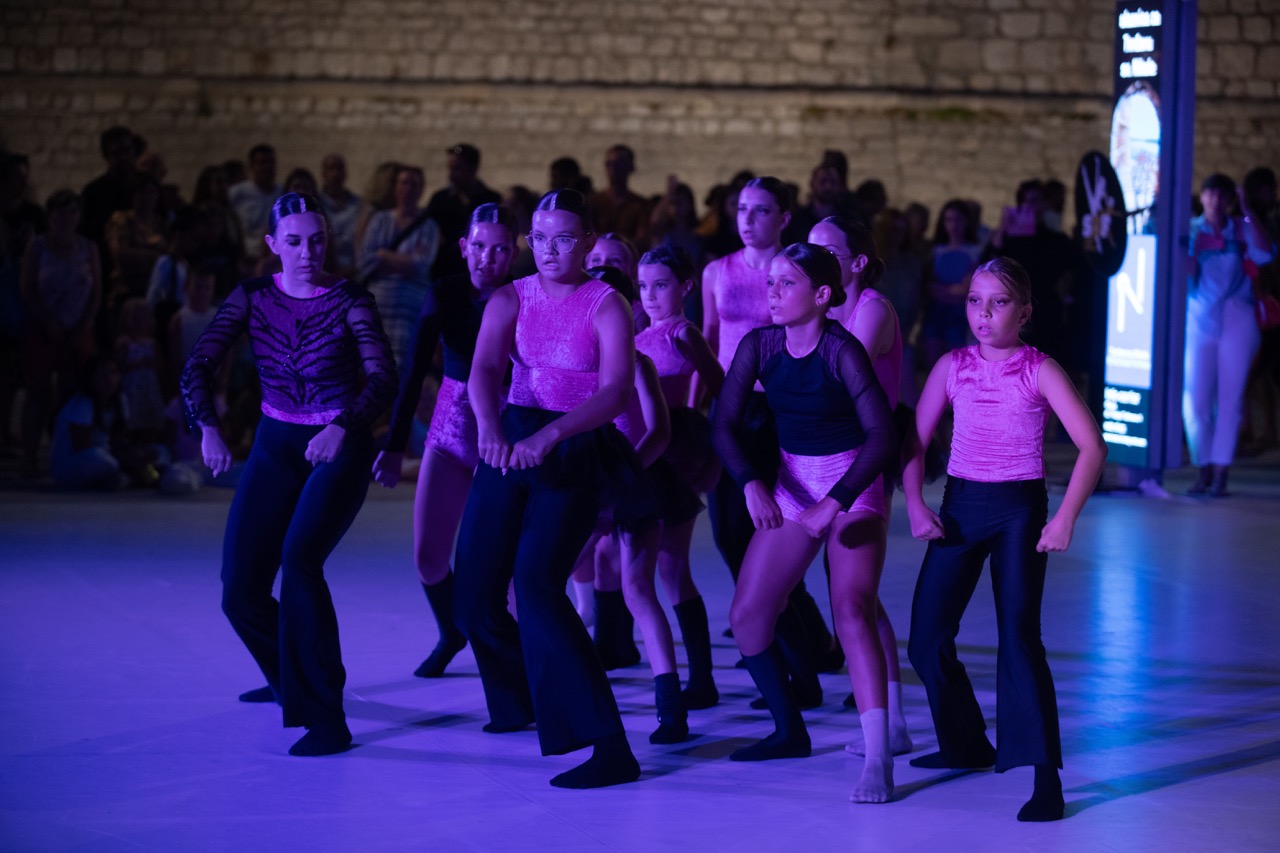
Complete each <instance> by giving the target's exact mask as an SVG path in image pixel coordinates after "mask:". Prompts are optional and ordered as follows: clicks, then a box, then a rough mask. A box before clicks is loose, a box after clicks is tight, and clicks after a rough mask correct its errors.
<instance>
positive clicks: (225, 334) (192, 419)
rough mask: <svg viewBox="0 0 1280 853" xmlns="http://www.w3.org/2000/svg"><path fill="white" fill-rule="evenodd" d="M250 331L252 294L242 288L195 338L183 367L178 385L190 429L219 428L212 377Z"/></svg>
mask: <svg viewBox="0 0 1280 853" xmlns="http://www.w3.org/2000/svg"><path fill="white" fill-rule="evenodd" d="M248 328H249V295H248V293H247V292H246V291H245V288H244V286H243V285H241V286H239V287H237V288H236V289H235V290H233V291H231V293H230V294H229V295H228V296H227V298H226V301H224V302H223V303H222V307H221V308H219V309H218V313H217V314H215V315H214V317H213V321H212V322H210V323H209V325H208V326H207V327H206V328H205V330H204V331H203V332H202V333H201V334H200V337H199V338H197V339H196V343H195V346H194V347H192V348H191V355H190V357H188V358H187V363H186V365H184V366H183V368H182V377H181V379H180V380H179V385H180V387H181V390H182V402H183V406H184V408H185V409H186V413H187V427H188V429H190V430H191V431H193V432H194V431H195V430H197V429H198V428H200V427H202V426H217V425H218V410H217V409H216V408H215V407H214V393H213V377H214V374H215V373H217V371H218V366H219V365H220V364H222V359H223V358H225V357H226V355H227V351H228V350H229V349H231V346H232V345H233V344H234V343H235V342H236V341H237V340H239V339H240V336H241V335H243V334H244V333H245V330H247V329H248Z"/></svg>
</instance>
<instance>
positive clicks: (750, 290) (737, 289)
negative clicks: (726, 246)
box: [713, 249, 773, 391]
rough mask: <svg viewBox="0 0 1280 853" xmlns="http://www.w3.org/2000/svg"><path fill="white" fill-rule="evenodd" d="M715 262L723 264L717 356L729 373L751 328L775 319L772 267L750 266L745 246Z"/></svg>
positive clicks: (718, 290)
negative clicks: (771, 313)
mask: <svg viewBox="0 0 1280 853" xmlns="http://www.w3.org/2000/svg"><path fill="white" fill-rule="evenodd" d="M713 263H717V264H720V265H721V266H720V276H719V278H717V279H716V284H715V298H716V313H718V314H719V315H720V344H719V346H718V347H717V351H716V357H717V358H719V359H720V366H721V367H723V368H724V369H725V372H726V373H728V372H729V365H730V364H732V363H733V354H734V353H735V352H737V351H738V344H740V343H741V342H742V339H743V338H744V337H746V335H747V332H749V331H751V330H752V329H759V328H760V327H762V326H767V325H769V324H770V323H771V322H773V320H772V318H771V317H770V316H769V291H768V281H769V271H768V270H767V269H763V270H754V269H752V268H751V267H749V266H747V263H746V261H745V260H743V253H742V250H741V249H739V250H738V251H736V252H734V253H733V254H732V255H729V256H727V257H724V258H721V259H720V260H718V261H713ZM756 390H757V391H758V390H760V389H759V387H757V388H756Z"/></svg>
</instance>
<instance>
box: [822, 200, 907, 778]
mask: <svg viewBox="0 0 1280 853" xmlns="http://www.w3.org/2000/svg"><path fill="white" fill-rule="evenodd" d="M809 242H810V243H814V244H816V245H819V246H822V247H823V248H824V249H826V250H827V251H829V252H831V254H833V255H835V256H836V260H838V261H839V262H840V272H841V283H842V285H843V287H844V289H845V293H846V294H847V296H848V300H847V301H846V302H845V303H844V304H843V305H838V306H836V307H834V308H832V309H831V310H830V311H828V312H827V316H829V317H830V318H832V319H833V320H837V321H839V322H840V324H841V325H843V326H844V327H845V328H846V329H848V330H849V331H850V332H851V333H852V334H853V336H854V337H856V338H857V339H858V340H859V342H861V344H862V346H863V347H864V348H865V349H866V351H867V355H868V356H870V357H871V365H872V368H873V369H874V370H875V374H876V379H877V381H878V382H879V383H880V387H881V388H882V389H884V393H885V396H886V397H887V398H888V399H889V407H890V408H894V407H896V406H897V404H898V388H899V380H900V378H901V374H902V369H903V368H902V333H901V330H900V329H899V326H898V316H897V314H896V313H894V310H893V306H892V305H891V304H890V303H889V300H887V299H885V298H884V297H883V296H882V295H880V293H878V292H877V291H875V290H873V289H872V286H873V285H874V284H876V282H878V281H879V280H880V276H881V275H882V274H883V273H884V261H882V260H880V257H879V255H877V253H876V244H875V239H874V238H873V237H872V235H871V232H870V230H868V229H867V228H866V227H865V226H863V225H860V224H857V223H853V222H850V221H849V220H847V219H844V218H842V217H839V216H829V217H827V218H826V219H823V220H822V221H821V222H819V223H818V224H817V225H815V226H814V227H813V228H812V230H810V231H809ZM892 489H893V486H892V485H891V482H889V481H886V478H885V477H884V476H883V475H881V476H880V477H878V478H877V479H876V482H875V483H872V485H871V488H870V489H868V490H867V491H866V492H864V493H863V495H861V496H860V497H859V498H858V502H857V503H855V505H854V506H855V507H857V506H859V505H861V506H862V507H863V508H864V509H867V510H870V511H871V512H872V513H873V514H874V515H876V517H875V518H870V519H868V520H867V522H866V523H864V524H862V525H859V527H858V528H857V530H858V532H859V533H860V534H862V536H863V537H864V538H862V539H860V540H859V541H858V542H857V543H855V544H852V545H851V548H850V550H851V551H852V552H853V555H854V565H855V566H856V572H855V573H854V574H853V575H852V577H853V578H857V579H860V580H861V579H865V578H870V577H879V576H880V574H881V572H883V571H884V559H885V549H886V547H887V544H888V530H889V527H888V521H889V508H890V506H891V502H890V496H891V494H892ZM827 559H829V558H827ZM828 574H830V573H829V572H828ZM841 579H842V580H845V581H848V580H849V579H850V576H849V575H845V576H843V578H841ZM836 580H837V579H836V578H835V577H834V576H832V589H831V601H832V606H833V608H834V609H837V610H838V609H839V608H840V607H842V606H846V605H847V604H851V603H854V602H855V601H857V602H858V603H859V605H860V606H859V607H858V608H856V613H857V614H858V617H859V618H855V619H853V620H852V622H851V628H852V631H853V634H854V636H855V640H856V642H857V646H855V647H854V648H847V647H846V649H845V653H846V654H848V655H865V654H868V653H872V652H874V649H875V645H876V644H875V643H872V642H870V637H871V635H872V634H873V633H874V634H875V635H876V636H877V637H878V638H879V647H880V651H879V652H878V654H882V655H883V660H884V664H883V666H884V672H885V685H886V691H887V692H886V700H887V705H886V706H880V707H884V708H885V710H886V713H887V715H888V725H889V730H888V738H889V740H888V749H889V751H890V753H891V754H893V755H904V754H906V753H908V752H910V751H911V747H912V743H911V735H910V733H909V731H908V730H907V719H906V715H905V713H904V711H903V708H902V664H901V661H900V660H899V659H898V637H897V634H896V633H895V632H894V630H893V624H892V623H891V622H890V621H889V614H888V612H887V611H886V610H885V609H884V604H883V603H881V601H880V598H879V596H878V595H877V596H876V599H875V601H874V602H871V601H858V593H859V591H862V592H863V594H864V595H865V593H866V591H868V590H871V589H874V585H872V586H870V587H869V586H868V585H867V584H866V583H864V582H859V583H857V584H854V585H852V586H847V585H846V588H844V589H837V588H836ZM836 621H837V624H839V622H840V621H841V620H840V619H839V618H837V619H836ZM878 669H879V665H878V664H877V665H876V666H875V667H874V668H872V667H865V666H864V667H859V668H855V667H852V666H851V667H849V678H850V681H853V679H854V676H855V672H863V671H865V672H871V671H875V670H878ZM857 687H858V685H856V684H855V685H854V692H855V693H856V692H857ZM867 689H869V688H868V687H863V690H867ZM859 710H866V709H864V708H862V706H861V705H859ZM877 725H878V723H877ZM864 734H865V732H864ZM867 746H868V744H867V742H866V739H865V737H864V741H863V743H861V744H859V743H851V744H849V745H848V746H847V747H845V748H846V750H847V751H849V752H850V753H853V754H856V755H863V754H866V750H867Z"/></svg>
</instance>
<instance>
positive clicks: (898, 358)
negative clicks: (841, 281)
mask: <svg viewBox="0 0 1280 853" xmlns="http://www.w3.org/2000/svg"><path fill="white" fill-rule="evenodd" d="M876 299H879V300H880V301H881V302H883V303H884V307H885V308H887V309H889V314H890V315H891V316H892V317H893V343H892V344H890V345H889V350H888V351H887V352H885V353H883V354H881V355H878V356H876V357H875V358H873V359H871V367H872V369H873V370H875V372H876V379H878V380H880V387H881V388H883V389H884V394H885V396H886V397H888V398H889V408H890V409H892V408H895V407H896V406H897V405H898V395H899V392H900V385H901V379H902V329H901V328H900V327H899V325H898V315H897V313H895V312H894V310H893V303H891V302H890V301H889V300H888V299H885V297H884V294H882V293H880V292H879V291H877V290H873V289H871V288H870V287H867V288H864V289H863V291H862V292H861V293H859V294H858V301H857V302H856V303H854V306H853V311H852V312H850V314H849V321H848V322H847V323H846V324H844V325H845V328H846V329H848V330H849V331H850V332H853V325H854V323H855V322H856V321H857V319H858V312H860V311H861V310H862V309H863V308H865V307H866V306H867V303H869V302H872V301H874V300H876Z"/></svg>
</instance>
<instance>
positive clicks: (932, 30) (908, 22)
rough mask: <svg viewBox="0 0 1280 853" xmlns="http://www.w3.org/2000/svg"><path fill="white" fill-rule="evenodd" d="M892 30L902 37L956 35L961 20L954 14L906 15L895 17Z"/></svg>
mask: <svg viewBox="0 0 1280 853" xmlns="http://www.w3.org/2000/svg"><path fill="white" fill-rule="evenodd" d="M891 32H892V33H893V34H894V35H895V36H898V37H899V38H902V39H924V38H936V37H946V36H955V35H959V34H960V22H959V21H958V20H957V19H956V18H955V16H953V15H904V16H902V17H900V18H895V19H894V21H893V26H892V29H891Z"/></svg>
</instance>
